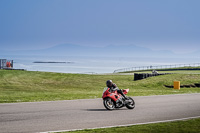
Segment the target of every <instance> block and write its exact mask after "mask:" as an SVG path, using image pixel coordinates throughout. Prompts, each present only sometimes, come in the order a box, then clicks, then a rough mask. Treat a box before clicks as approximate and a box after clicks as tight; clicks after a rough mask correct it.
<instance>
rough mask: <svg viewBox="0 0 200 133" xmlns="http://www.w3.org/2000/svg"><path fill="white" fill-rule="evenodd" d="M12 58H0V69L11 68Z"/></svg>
mask: <svg viewBox="0 0 200 133" xmlns="http://www.w3.org/2000/svg"><path fill="white" fill-rule="evenodd" d="M12 68H13V60H7V59H0V69H12Z"/></svg>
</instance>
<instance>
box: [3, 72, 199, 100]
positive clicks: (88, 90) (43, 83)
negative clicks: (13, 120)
mask: <svg viewBox="0 0 200 133" xmlns="http://www.w3.org/2000/svg"><path fill="white" fill-rule="evenodd" d="M0 79H1V80H0V92H1V93H0V103H10V102H33V101H54V100H72V99H88V98H90V99H91V98H101V96H102V91H103V88H104V87H105V82H106V81H107V80H108V79H112V80H113V82H114V83H116V84H117V85H118V87H119V88H121V89H123V88H130V93H129V94H128V95H130V96H145V95H165V94H180V93H200V88H181V90H174V89H172V88H166V87H164V86H163V85H173V81H175V80H178V81H181V84H192V83H198V82H200V75H199V74H180V73H179V74H171V75H162V76H157V77H150V78H147V79H144V80H139V81H133V75H116V74H115V75H87V74H65V73H50V72H31V71H17V70H12V71H11V70H0Z"/></svg>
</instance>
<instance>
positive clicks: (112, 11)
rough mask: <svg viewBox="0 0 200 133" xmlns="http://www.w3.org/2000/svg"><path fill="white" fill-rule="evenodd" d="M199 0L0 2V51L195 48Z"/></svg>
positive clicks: (199, 36) (199, 33)
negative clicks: (61, 46)
mask: <svg viewBox="0 0 200 133" xmlns="http://www.w3.org/2000/svg"><path fill="white" fill-rule="evenodd" d="M199 5H200V0H165V1H164V0H0V49H1V50H8V49H9V50H22V49H23V50H28V49H43V48H48V47H52V46H55V45H59V44H65V43H66V44H67V43H70V44H78V45H86V46H98V47H102V46H107V45H124V46H126V45H137V46H142V47H147V48H151V49H153V50H171V51H173V52H175V53H187V52H193V51H196V50H200V16H199V14H200V8H199Z"/></svg>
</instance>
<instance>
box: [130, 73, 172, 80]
mask: <svg viewBox="0 0 200 133" xmlns="http://www.w3.org/2000/svg"><path fill="white" fill-rule="evenodd" d="M166 74H172V73H155V74H153V73H134V81H137V80H141V79H145V78H148V77H154V76H159V75H166Z"/></svg>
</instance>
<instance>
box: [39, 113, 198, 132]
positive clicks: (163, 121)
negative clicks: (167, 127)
mask: <svg viewBox="0 0 200 133" xmlns="http://www.w3.org/2000/svg"><path fill="white" fill-rule="evenodd" d="M195 118H200V116H195V117H187V118H180V119H172V120H162V121H153V122H145V123H135V124H126V125H115V126H104V127H95V128H85V129H72V130H58V131H46V132H39V133H57V132H69V131H80V130H86V129H101V128H113V127H127V126H134V125H145V124H154V123H165V122H173V121H182V120H189V119H195Z"/></svg>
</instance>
